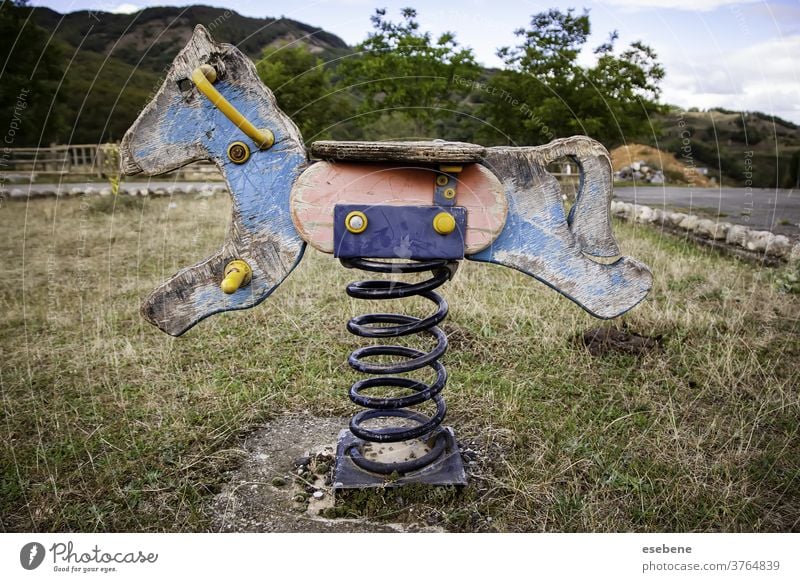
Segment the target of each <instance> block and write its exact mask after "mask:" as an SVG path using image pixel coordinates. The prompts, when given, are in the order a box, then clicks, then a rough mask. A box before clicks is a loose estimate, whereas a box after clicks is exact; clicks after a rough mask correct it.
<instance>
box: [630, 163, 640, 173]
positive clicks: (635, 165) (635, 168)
mask: <svg viewBox="0 0 800 582" xmlns="http://www.w3.org/2000/svg"><path fill="white" fill-rule="evenodd" d="M641 167H642V162H633V163H632V164H631V170H633V171H634V172H638V171H639V169H640V168H641Z"/></svg>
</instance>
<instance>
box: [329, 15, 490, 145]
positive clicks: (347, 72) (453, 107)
mask: <svg viewBox="0 0 800 582" xmlns="http://www.w3.org/2000/svg"><path fill="white" fill-rule="evenodd" d="M401 14H402V21H401V22H392V21H390V20H387V19H386V10H383V9H378V10H376V11H375V14H374V15H373V16H372V25H373V28H374V30H373V32H371V33H370V34H369V35H368V37H367V39H366V40H365V41H364V42H362V43H361V44H359V45H358V46H357V47H356V48H357V51H358V53H356V55H355V56H353V57H352V58H350V59H347V60H345V61H344V62H342V64H341V65H340V66H339V68H338V70H337V74H338V75H340V84H341V86H342V87H344V88H346V89H347V90H349V91H351V92H352V93H353V94H355V95H357V96H358V97H359V98H360V105H359V108H358V113H359V114H360V117H359V123H360V125H362V127H364V129H365V131H367V132H370V133H371V135H372V136H375V134H376V133H380V132H381V127H380V126H381V125H382V124H391V125H392V126H393V127H395V128H400V127H403V126H404V123H403V121H405V122H407V123H406V124H405V126H406V127H407V128H408V129H407V131H408V132H413V134H414V135H415V136H417V137H419V136H429V135H430V134H431V132H433V131H435V127H436V125H437V124H440V125H441V124H444V123H452V120H453V117H454V116H458V112H457V110H458V109H459V101H460V99H461V97H462V96H463V95H465V94H466V93H467V92H468V87H466V86H465V85H464V84H460V83H459V82H458V81H459V79H461V78H472V77H473V76H475V75H476V74H477V72H478V66H477V64H476V63H475V58H474V56H473V54H472V50H471V49H469V48H461V47H460V46H459V44H458V42H457V41H456V39H455V36H454V35H453V34H452V33H449V32H448V33H444V34H442V35H440V36H439V37H438V38H437V39H435V40H434V39H433V38H432V37H431V34H430V33H429V32H424V33H423V32H420V30H419V23H418V22H417V20H416V18H417V12H416V11H415V10H414V9H413V8H404V9H403V10H402V11H401ZM376 122H377V123H376ZM376 125H378V127H377V128H376ZM393 137H397V136H396V135H395V136H393Z"/></svg>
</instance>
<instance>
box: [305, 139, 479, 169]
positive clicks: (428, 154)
mask: <svg viewBox="0 0 800 582" xmlns="http://www.w3.org/2000/svg"><path fill="white" fill-rule="evenodd" d="M485 152H486V148H485V147H484V146H481V145H476V144H473V143H464V142H458V141H441V140H436V141H315V142H314V143H312V144H311V157H312V158H316V159H320V160H329V161H332V162H407V163H418V164H458V163H464V164H468V163H472V162H479V161H481V159H482V158H483V155H484V153H485Z"/></svg>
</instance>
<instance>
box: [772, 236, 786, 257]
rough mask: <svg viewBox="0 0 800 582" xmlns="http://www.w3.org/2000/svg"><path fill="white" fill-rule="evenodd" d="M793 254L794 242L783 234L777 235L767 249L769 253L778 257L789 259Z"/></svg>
mask: <svg viewBox="0 0 800 582" xmlns="http://www.w3.org/2000/svg"><path fill="white" fill-rule="evenodd" d="M791 252H792V241H791V240H789V237H787V236H784V235H782V234H777V235H775V236H774V237H773V238H772V242H771V243H770V245H769V246H768V247H767V253H768V254H770V255H773V256H776V257H788V256H789V254H790V253H791Z"/></svg>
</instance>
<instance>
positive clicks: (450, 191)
mask: <svg viewBox="0 0 800 582" xmlns="http://www.w3.org/2000/svg"><path fill="white" fill-rule="evenodd" d="M442 194H443V195H444V197H445V198H447V199H448V200H452V199H453V198H455V197H456V191H455V189H454V188H447V189H446V190H445V191H444V192H442Z"/></svg>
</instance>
